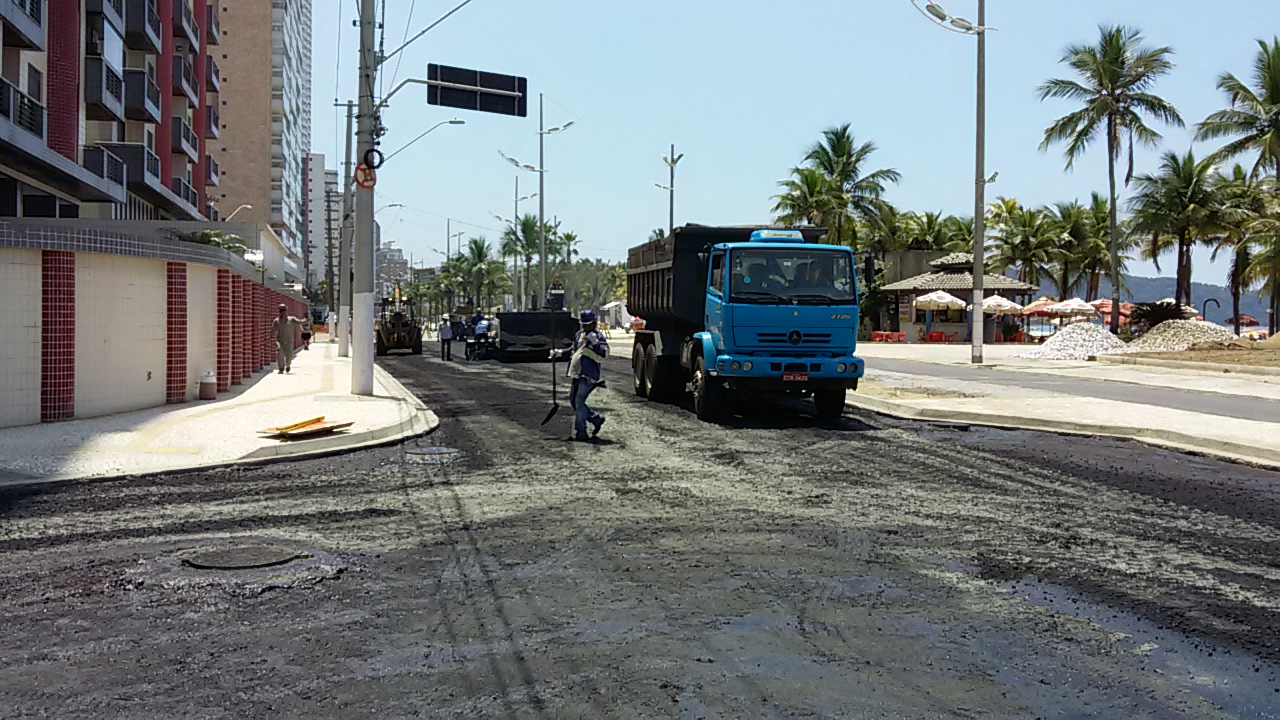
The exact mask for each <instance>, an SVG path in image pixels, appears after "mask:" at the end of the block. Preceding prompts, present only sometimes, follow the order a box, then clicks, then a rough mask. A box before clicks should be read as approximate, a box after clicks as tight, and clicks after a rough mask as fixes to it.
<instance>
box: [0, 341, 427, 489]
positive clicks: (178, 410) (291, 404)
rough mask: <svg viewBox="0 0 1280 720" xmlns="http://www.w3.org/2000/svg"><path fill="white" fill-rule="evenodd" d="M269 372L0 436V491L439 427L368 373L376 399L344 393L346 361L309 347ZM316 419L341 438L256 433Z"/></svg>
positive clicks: (377, 440)
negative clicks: (194, 393)
mask: <svg viewBox="0 0 1280 720" xmlns="http://www.w3.org/2000/svg"><path fill="white" fill-rule="evenodd" d="M270 368H271V369H270V370H263V371H260V372H259V373H258V374H256V375H254V376H251V377H249V378H246V379H245V383H244V384H243V385H240V386H233V388H232V392H231V393H230V394H227V393H224V394H221V395H219V398H218V399H217V400H211V401H200V400H195V401H192V402H188V403H184V404H182V405H167V406H164V407H157V408H149V409H146V410H137V411H134V412H127V413H119V414H116V415H107V416H103V417H96V418H86V419H83V420H70V421H67V422H60V423H48V424H41V425H27V426H24V427H16V428H6V429H3V430H0V485H11V484H26V483H31V482H54V481H58V480H69V479H81V478H104V477H114V476H120V475H138V474H146V473H156V472H169V471H175V470H192V469H198V468H211V467H219V466H225V465H232V464H243V463H258V462H265V461H269V460H272V459H280V458H291V459H296V458H302V457H307V456H314V455H324V454H329V453H333V452H338V451H343V450H352V449H355V448H360V447H367V446H372V445H378V444H384V443H387V442H394V441H396V440H399V439H402V438H406V437H412V436H415V435H420V434H422V433H425V432H428V431H430V430H433V429H435V427H436V426H437V425H438V424H439V420H438V419H437V418H436V416H435V414H434V413H432V412H431V411H430V410H428V409H427V408H426V406H425V405H423V403H422V402H421V401H420V400H419V399H418V398H417V397H415V396H414V395H413V393H411V392H409V391H408V390H407V389H405V388H404V386H402V385H401V384H400V383H398V382H396V380H395V379H394V378H392V377H391V376H390V375H388V374H387V373H386V372H385V371H384V370H382V369H381V368H378V367H376V366H375V369H374V394H373V395H372V396H369V397H362V396H355V395H351V394H350V391H351V361H350V358H340V357H338V346H337V345H336V344H329V343H327V342H313V343H312V345H311V349H310V350H306V351H301V350H300V351H299V352H298V353H297V355H296V356H295V358H294V360H293V368H292V372H290V373H288V374H279V373H277V372H276V371H275V364H274V363H272V365H271V366H270ZM320 415H323V416H325V417H326V418H328V419H331V420H340V421H352V422H354V425H352V426H351V427H350V428H349V429H347V430H346V431H342V432H338V433H335V434H332V435H328V436H320V437H317V438H312V439H300V440H293V441H280V440H275V439H268V438H263V437H261V436H259V435H258V433H257V431H258V430H261V429H263V428H268V427H274V426H277V425H283V424H287V423H290V422H297V421H300V420H306V419H308V418H313V417H317V416H320Z"/></svg>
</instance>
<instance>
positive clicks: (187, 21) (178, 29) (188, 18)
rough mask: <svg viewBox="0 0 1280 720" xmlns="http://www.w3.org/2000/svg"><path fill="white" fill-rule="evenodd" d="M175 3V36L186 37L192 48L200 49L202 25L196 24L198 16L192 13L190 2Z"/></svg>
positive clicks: (176, 1)
mask: <svg viewBox="0 0 1280 720" xmlns="http://www.w3.org/2000/svg"><path fill="white" fill-rule="evenodd" d="M172 1H173V36H174V37H186V39H187V41H188V42H190V43H191V47H193V48H198V47H200V24H199V23H197V22H196V14H195V13H193V12H191V6H190V5H188V4H187V3H189V2H190V0H172Z"/></svg>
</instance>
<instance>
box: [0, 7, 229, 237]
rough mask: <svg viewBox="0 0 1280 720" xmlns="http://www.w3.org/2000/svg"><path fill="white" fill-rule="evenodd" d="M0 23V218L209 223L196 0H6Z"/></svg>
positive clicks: (205, 81)
mask: <svg viewBox="0 0 1280 720" xmlns="http://www.w3.org/2000/svg"><path fill="white" fill-rule="evenodd" d="M205 18H207V20H206V21H205V24H204V26H203V27H202V25H201V19H205ZM0 21H2V22H0V48H2V53H0V56H2V60H0V217H32V218H106V219H172V220H201V219H205V218H208V217H214V218H216V217H217V210H216V208H215V207H213V206H212V205H211V204H209V203H208V201H207V200H208V198H207V195H206V191H207V189H208V188H209V187H216V186H217V185H218V182H219V176H218V169H217V163H216V162H215V161H214V160H213V159H212V158H211V157H209V154H208V152H207V148H206V140H207V139H208V138H209V137H217V135H218V132H219V130H220V128H219V127H218V116H217V113H216V112H207V111H206V109H207V107H208V103H209V101H210V99H211V98H212V97H214V96H215V95H216V93H217V91H218V85H219V74H218V66H217V64H216V63H215V62H214V61H213V59H212V58H211V57H210V56H209V46H210V45H216V44H217V42H218V38H219V35H218V32H217V25H216V18H214V17H213V16H212V13H210V12H209V8H208V6H207V4H206V2H205V0H7V1H5V2H0Z"/></svg>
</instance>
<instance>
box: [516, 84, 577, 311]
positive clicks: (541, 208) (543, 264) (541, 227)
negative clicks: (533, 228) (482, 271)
mask: <svg viewBox="0 0 1280 720" xmlns="http://www.w3.org/2000/svg"><path fill="white" fill-rule="evenodd" d="M575 122H576V121H575V120H570V121H569V122H567V123H565V124H563V125H560V126H558V127H553V128H551V129H550V130H548V129H545V127H544V123H543V114H542V93H538V167H534V166H532V165H525V164H521V163H520V162H519V161H518V160H516V159H514V158H510V157H507V156H506V155H505V154H504V153H503V152H502V151H501V150H499V151H498V154H499V155H502V157H503V158H504V159H506V161H507V162H509V163H511V164H512V165H515V166H516V167H518V168H520V169H521V170H524V171H526V172H536V173H538V192H537V195H538V274H539V281H540V282H541V287H540V288H539V297H541V298H542V299H544V300H545V299H546V295H547V207H546V194H547V192H546V183H545V180H546V174H547V166H546V154H545V153H544V143H543V140H544V139H545V138H546V137H547V136H548V135H555V134H556V133H558V132H564V131H565V130H568V129H569V128H571V127H573V124H574V123H575Z"/></svg>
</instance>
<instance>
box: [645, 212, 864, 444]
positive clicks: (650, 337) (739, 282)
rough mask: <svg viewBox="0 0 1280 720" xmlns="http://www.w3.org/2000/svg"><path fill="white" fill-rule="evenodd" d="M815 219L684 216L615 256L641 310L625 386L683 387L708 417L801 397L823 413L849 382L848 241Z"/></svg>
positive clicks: (665, 391) (658, 393) (854, 379)
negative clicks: (727, 222) (788, 225)
mask: <svg viewBox="0 0 1280 720" xmlns="http://www.w3.org/2000/svg"><path fill="white" fill-rule="evenodd" d="M824 233H825V230H823V229H821V228H799V229H774V228H760V227H758V226H756V227H710V226H704V225H685V226H683V227H678V228H675V230H674V231H673V232H672V233H671V235H669V236H668V237H665V238H661V239H658V240H652V241H650V242H647V243H645V244H644V245H640V246H637V247H634V248H631V250H630V251H628V254H627V308H628V309H629V310H630V311H631V312H632V313H634V314H635V315H638V316H640V317H641V318H644V321H645V327H644V329H643V330H640V331H638V332H637V333H636V337H635V346H634V348H633V349H632V353H631V370H632V377H633V379H634V384H635V392H636V395H639V396H640V397H648V398H652V399H655V400H675V399H677V398H678V397H679V396H680V395H681V394H683V393H685V392H692V393H693V405H694V409H695V410H696V411H697V414H698V417H699V418H700V419H702V420H707V421H714V420H716V419H718V418H720V417H723V415H724V414H725V413H726V412H727V411H728V410H729V407H730V401H731V400H746V401H751V402H767V401H772V400H779V399H782V398H787V397H792V398H805V397H812V398H813V401H814V406H815V408H816V410H817V416H818V418H819V419H822V420H834V419H836V418H838V417H840V414H841V413H842V412H843V410H844V397H845V390H846V389H850V388H851V389H857V387H858V378H860V377H862V370H863V365H862V360H861V359H859V358H858V357H856V356H855V355H854V349H855V344H856V342H857V327H858V297H857V285H856V284H855V282H854V257H853V253H852V251H850V250H849V249H848V248H846V247H841V246H838V245H819V244H817V240H818V238H819V237H820V236H821V235H823V234H824Z"/></svg>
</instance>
